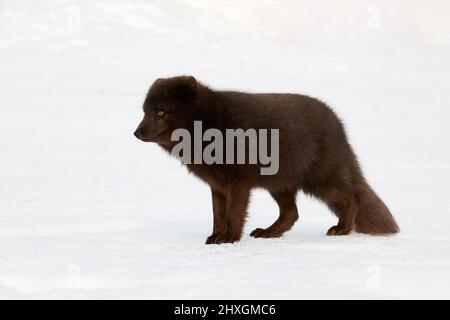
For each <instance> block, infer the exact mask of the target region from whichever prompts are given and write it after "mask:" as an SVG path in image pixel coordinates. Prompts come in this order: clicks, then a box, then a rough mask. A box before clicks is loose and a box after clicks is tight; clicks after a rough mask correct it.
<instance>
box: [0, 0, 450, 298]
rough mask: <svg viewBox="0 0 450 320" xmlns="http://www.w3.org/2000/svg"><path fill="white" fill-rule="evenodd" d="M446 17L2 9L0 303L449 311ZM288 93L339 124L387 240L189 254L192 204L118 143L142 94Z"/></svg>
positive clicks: (449, 11) (319, 224) (318, 11)
mask: <svg viewBox="0 0 450 320" xmlns="http://www.w3.org/2000/svg"><path fill="white" fill-rule="evenodd" d="M449 57H450V3H449V2H448V1H446V0H442V1H437V0H432V1H377V0H374V1H360V0H358V1H356V0H355V1H331V0H330V1H265V0H263V1H240V0H228V1H206V0H191V1H173V0H172V1H143V0H142V1H129V0H128V1H125V0H123V1H49V0H45V1H23V0H14V1H12V0H2V1H0V297H1V298H172V299H173V298H183V299H189V298H191V299H195V298H213V299H214V298H234V299H238V298H255V299H258V298H264V299H280V298H286V299H294V298H450V235H449V229H450V216H449V215H450V200H449V191H448V189H449V187H448V181H449V180H450V170H449V169H450V167H449V166H450V165H449V163H450V153H449V147H448V144H449V143H448V138H449V134H450V128H449V114H450V113H449V108H450V106H449V101H450V100H449V99H450V63H449V61H450V60H449ZM179 74H192V75H194V76H195V77H196V78H197V79H199V80H200V81H203V82H204V83H206V84H208V85H211V86H212V87H214V88H220V89H222V88H223V89H239V90H246V91H252V92H269V91H273V92H299V93H304V94H310V95H313V96H317V97H319V98H321V99H322V100H324V101H326V102H327V103H328V104H329V105H330V106H331V107H332V108H333V109H334V110H335V111H336V112H337V113H338V114H339V115H340V117H341V118H342V119H343V120H344V122H345V125H346V128H347V131H348V134H349V137H350V139H351V143H352V144H353V146H354V148H355V150H356V153H357V154H358V155H359V157H360V161H361V163H362V166H363V168H364V171H365V174H366V176H367V178H368V180H369V181H370V183H371V184H372V186H373V187H374V189H375V190H376V191H377V192H378V193H379V195H380V196H381V197H382V198H383V200H384V201H385V202H386V203H387V204H388V206H389V207H390V209H391V211H392V212H393V214H394V216H395V217H396V219H397V220H398V222H399V225H400V227H401V229H402V232H401V233H400V234H399V235H396V236H394V237H370V236H365V235H358V234H352V235H350V236H345V237H331V238H330V237H325V235H324V234H325V232H326V230H327V229H328V228H329V227H330V226H331V225H333V224H334V223H335V222H336V218H335V217H333V216H332V214H331V213H330V212H329V210H328V209H327V208H326V207H325V206H324V205H322V204H320V203H319V202H317V201H316V200H313V199H310V198H307V197H305V196H304V195H302V194H299V197H298V201H297V204H298V206H299V211H300V220H299V221H298V223H297V224H296V226H295V227H294V228H293V229H292V231H290V232H289V233H287V234H286V235H285V236H284V237H283V238H281V239H276V240H262V239H253V238H250V237H249V236H248V233H249V232H250V231H251V230H253V229H254V228H256V227H265V226H268V225H269V224H271V223H272V222H273V220H274V219H275V218H276V216H277V214H278V209H277V207H276V205H275V203H274V202H273V201H272V199H271V198H270V196H269V195H268V194H267V193H266V192H263V191H255V192H254V193H253V197H252V203H251V206H250V209H249V219H248V221H247V226H246V230H245V231H246V235H245V236H244V237H243V240H242V241H241V242H239V243H237V244H233V245H230V244H228V245H220V246H217V245H214V246H206V245H204V244H203V243H204V241H205V239H206V237H207V236H208V235H209V234H210V232H211V227H212V213H211V203H210V201H211V200H210V193H209V188H208V186H207V185H205V184H204V183H202V182H200V181H199V180H197V179H195V178H194V177H192V176H190V175H189V174H187V171H186V169H185V168H183V167H182V166H181V164H179V163H178V162H177V161H176V160H175V159H171V158H170V157H169V155H167V154H166V153H165V152H163V151H161V150H160V149H159V148H158V147H157V146H155V145H152V144H144V143H142V142H140V141H138V140H137V139H135V138H134V137H133V135H132V133H133V131H134V129H135V127H136V126H137V124H138V122H139V121H140V118H141V117H142V109H141V106H142V102H143V99H144V96H145V94H146V91H147V90H148V87H149V86H150V85H151V83H152V82H153V81H154V80H155V79H156V78H157V77H164V76H173V75H179Z"/></svg>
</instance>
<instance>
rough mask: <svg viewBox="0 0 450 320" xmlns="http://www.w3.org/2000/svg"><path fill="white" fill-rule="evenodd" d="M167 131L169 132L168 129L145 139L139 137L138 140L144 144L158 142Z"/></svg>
mask: <svg viewBox="0 0 450 320" xmlns="http://www.w3.org/2000/svg"><path fill="white" fill-rule="evenodd" d="M167 131H169V129H165V130H163V131H161V132H158V133H156V134H155V135H154V136H152V137H150V138H147V137H141V138H140V140H142V141H144V142H160V140H161V139H160V138H161V136H162V135H163V134H165V133H166V132H167Z"/></svg>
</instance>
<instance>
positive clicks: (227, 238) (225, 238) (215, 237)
mask: <svg viewBox="0 0 450 320" xmlns="http://www.w3.org/2000/svg"><path fill="white" fill-rule="evenodd" d="M239 240H240V237H238V236H231V235H227V234H212V235H210V236H209V237H208V238H207V239H206V242H205V244H221V243H233V242H237V241H239Z"/></svg>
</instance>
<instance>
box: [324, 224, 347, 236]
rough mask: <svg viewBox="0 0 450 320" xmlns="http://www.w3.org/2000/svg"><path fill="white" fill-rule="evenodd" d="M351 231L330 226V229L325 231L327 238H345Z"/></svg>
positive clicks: (341, 227)
mask: <svg viewBox="0 0 450 320" xmlns="http://www.w3.org/2000/svg"><path fill="white" fill-rule="evenodd" d="M351 231H352V230H351V229H349V228H347V227H345V226H344V227H343V226H339V225H338V226H332V227H331V228H330V229H328V231H327V236H345V235H347V234H349V233H350V232H351Z"/></svg>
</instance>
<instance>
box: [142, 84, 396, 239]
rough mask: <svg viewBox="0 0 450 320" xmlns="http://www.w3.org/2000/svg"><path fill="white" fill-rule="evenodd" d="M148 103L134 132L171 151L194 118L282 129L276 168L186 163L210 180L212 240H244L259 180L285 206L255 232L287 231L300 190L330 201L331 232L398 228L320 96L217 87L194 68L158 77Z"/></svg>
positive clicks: (215, 124)
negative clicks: (334, 222)
mask: <svg viewBox="0 0 450 320" xmlns="http://www.w3.org/2000/svg"><path fill="white" fill-rule="evenodd" d="M143 108H144V113H145V115H144V119H143V120H142V122H141V123H140V124H139V126H138V128H137V130H136V132H135V133H134V134H135V136H136V137H137V138H139V139H141V140H143V141H146V142H155V143H157V144H159V145H160V146H161V147H162V148H163V149H165V150H166V151H169V152H171V151H172V149H173V148H174V146H175V145H176V144H177V143H178V142H177V141H172V139H171V135H172V132H173V131H174V130H175V129H178V128H184V129H186V130H188V131H189V132H190V133H191V134H192V135H193V130H194V129H193V128H194V125H193V123H194V121H201V122H202V125H203V128H204V129H205V130H206V129H209V128H216V129H218V130H220V132H225V130H226V129H238V128H241V129H243V130H246V129H249V128H255V129H269V130H270V129H278V130H279V169H278V172H277V173H276V174H273V175H261V172H260V168H261V164H220V163H214V164H204V163H203V164H202V163H200V164H187V167H188V169H189V171H191V172H192V173H194V174H195V175H196V176H198V177H199V178H200V179H202V180H203V181H205V182H206V183H207V184H208V185H209V186H210V187H211V194H212V207H213V213H214V226H213V232H212V234H211V235H210V236H209V237H208V238H207V240H206V243H207V244H211V243H216V244H220V243H232V242H235V241H239V240H240V238H241V235H242V230H243V226H244V222H245V218H246V216H247V206H248V203H249V196H250V191H251V189H253V188H264V189H267V190H268V191H269V192H270V194H271V195H272V197H273V198H274V199H275V201H276V202H277V203H278V206H279V208H280V212H279V217H278V219H277V220H276V221H275V222H274V223H273V224H272V225H271V226H269V227H268V228H265V229H262V228H258V229H255V230H254V231H253V232H252V233H251V234H250V235H251V236H253V237H256V238H274V237H280V236H281V235H283V233H284V232H286V231H288V230H289V229H291V227H292V226H293V225H294V223H295V221H297V219H298V212H297V206H296V202H295V200H296V194H297V192H298V191H299V190H302V191H303V192H304V193H306V194H308V195H312V196H314V197H316V198H318V199H320V200H322V201H323V202H325V203H326V204H327V205H328V207H329V208H330V209H331V211H332V212H333V213H334V214H335V215H336V216H337V217H338V219H339V220H338V223H337V225H335V226H332V227H331V228H330V229H329V230H328V232H327V235H346V234H349V233H350V232H351V231H352V230H356V231H357V232H362V233H368V234H374V235H375V234H391V233H396V232H398V231H399V228H398V226H397V224H396V222H395V220H394V218H393V217H392V215H391V213H390V212H389V209H388V208H387V207H386V205H385V204H384V203H383V202H382V201H381V199H380V198H379V197H378V196H377V195H376V194H375V192H374V191H373V190H372V188H371V187H370V186H369V184H368V183H367V182H366V180H365V178H364V176H363V174H362V171H361V169H360V166H359V164H358V161H357V158H356V156H355V154H354V152H353V150H352V148H351V146H350V144H349V142H348V140H347V137H346V134H345V131H344V127H343V125H342V123H341V121H340V120H339V119H338V117H337V116H336V114H335V113H334V112H333V111H332V110H331V109H330V108H329V107H328V106H327V105H325V104H324V103H323V102H321V101H319V100H317V99H315V98H311V97H308V96H305V95H299V94H275V93H267V94H266V93H264V94H250V93H243V92H235V91H217V90H213V89H210V88H209V87H207V86H205V85H203V84H201V83H200V82H198V81H197V80H196V79H195V78H194V77H192V76H181V77H174V78H167V79H158V80H156V81H155V82H154V83H153V85H152V86H151V88H150V90H149V92H148V94H147V97H146V99H145V102H144V107H143ZM204 146H205V145H202V147H204ZM224 150H225V149H224ZM246 151H247V152H248V148H247V149H246ZM225 152H226V151H225Z"/></svg>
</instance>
